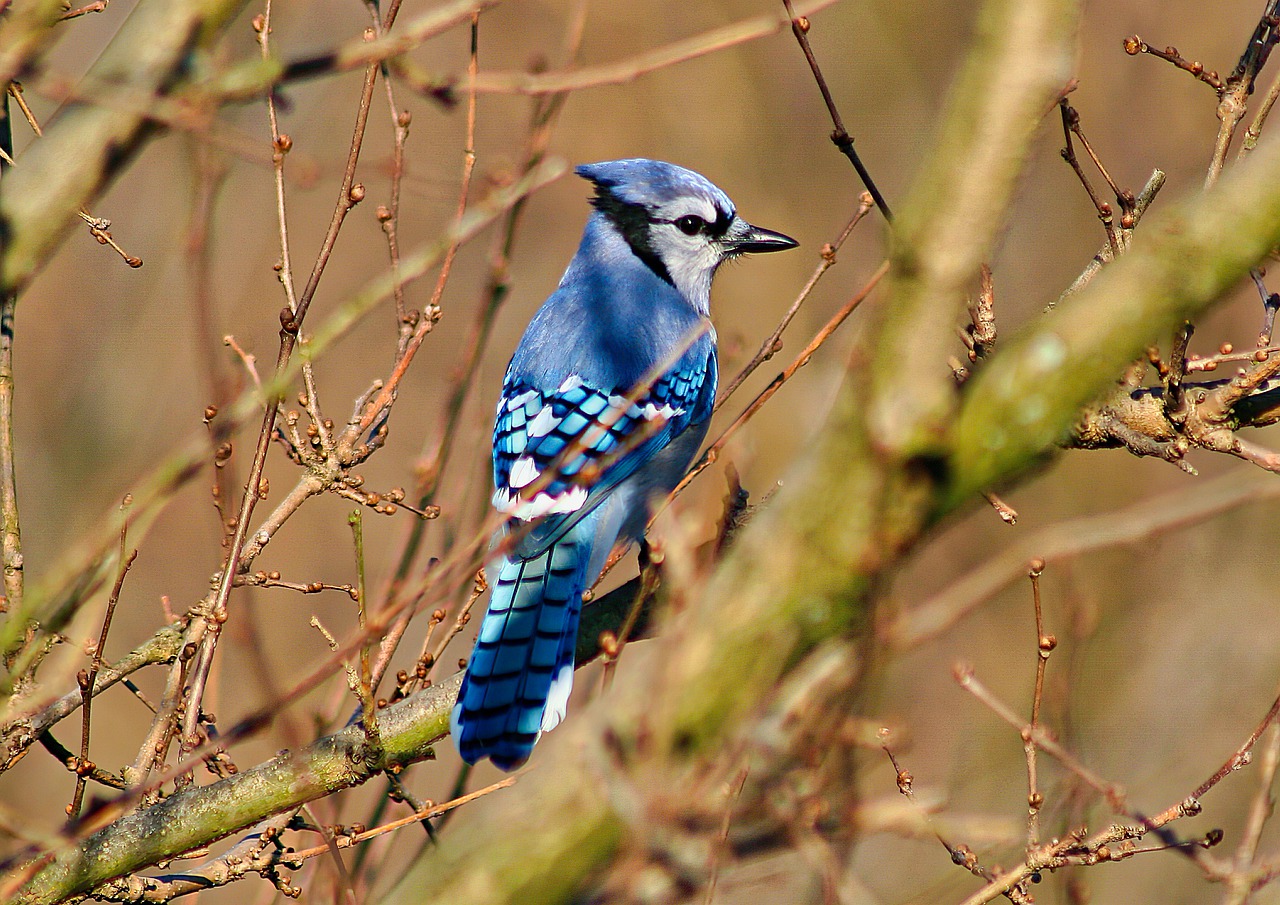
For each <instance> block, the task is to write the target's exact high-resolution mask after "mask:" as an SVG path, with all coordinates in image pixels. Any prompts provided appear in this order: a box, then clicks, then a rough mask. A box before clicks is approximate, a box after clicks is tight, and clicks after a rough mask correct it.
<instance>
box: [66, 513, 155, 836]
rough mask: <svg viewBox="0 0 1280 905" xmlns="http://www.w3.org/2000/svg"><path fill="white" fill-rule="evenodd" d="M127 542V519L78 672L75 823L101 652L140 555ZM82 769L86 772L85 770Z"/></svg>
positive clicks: (71, 817) (71, 814) (71, 813)
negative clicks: (94, 637) (98, 622)
mask: <svg viewBox="0 0 1280 905" xmlns="http://www.w3.org/2000/svg"><path fill="white" fill-rule="evenodd" d="M131 502H132V500H131V499H130V498H129V497H128V496H126V497H125V498H124V502H122V503H121V504H120V505H121V508H122V509H128V508H129V504H130V503H131ZM127 544H128V522H126V523H125V526H124V527H123V528H121V529H120V553H119V556H120V561H119V565H118V566H117V568H116V581H115V584H114V585H112V587H111V595H110V596H109V597H108V598H107V610H106V613H105V614H103V617H102V631H101V632H99V634H98V644H97V646H96V647H94V649H93V658H92V659H91V660H90V661H89V668H88V669H87V670H81V671H80V672H79V674H78V675H77V676H76V684H78V685H79V686H80V697H81V704H80V762H79V763H78V764H77V765H76V790H75V793H74V794H73V795H72V797H71V804H70V805H68V806H67V819H68V821H69V822H70V823H75V821H76V820H78V819H79V817H80V806H81V805H82V804H83V803H84V787H85V779H86V775H85V774H86V772H88V770H89V769H91V768H92V766H93V762H92V761H90V760H89V730H90V728H91V726H92V710H93V697H94V691H95V689H96V688H97V684H98V673H99V672H101V671H102V652H103V650H105V649H106V646H107V633H108V632H110V631H111V620H112V617H114V616H115V613H116V604H118V603H119V602H120V592H121V590H123V588H124V580H125V576H127V575H128V574H129V569H130V567H131V566H132V565H133V561H134V560H135V559H137V558H138V551H137V550H134V551H133V552H132V553H127V552H126V550H127ZM82 771H83V772H82Z"/></svg>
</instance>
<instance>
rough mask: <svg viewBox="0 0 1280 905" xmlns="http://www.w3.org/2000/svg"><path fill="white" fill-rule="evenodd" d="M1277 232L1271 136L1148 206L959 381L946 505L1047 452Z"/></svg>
mask: <svg viewBox="0 0 1280 905" xmlns="http://www.w3.org/2000/svg"><path fill="white" fill-rule="evenodd" d="M1277 242H1280V145H1278V144H1272V145H1269V146H1263V147H1260V148H1259V149H1258V150H1257V151H1254V152H1253V153H1252V154H1251V155H1249V157H1248V158H1246V159H1245V160H1244V161H1242V162H1241V163H1240V165H1239V166H1237V167H1235V168H1234V170H1233V171H1232V172H1231V173H1229V174H1227V175H1226V176H1224V177H1223V178H1222V179H1221V180H1219V181H1218V183H1217V184H1216V185H1215V186H1214V187H1213V188H1212V189H1209V190H1208V191H1205V192H1203V193H1201V194H1198V195H1196V196H1195V197H1193V198H1191V199H1188V200H1186V201H1183V202H1181V203H1179V204H1177V205H1174V206H1171V207H1170V208H1167V209H1165V210H1163V211H1159V212H1157V213H1149V214H1148V215H1147V219H1146V220H1145V221H1144V228H1143V229H1142V230H1140V231H1138V232H1137V233H1135V234H1134V239H1133V245H1132V247H1131V249H1130V250H1129V252H1128V253H1127V254H1125V255H1124V256H1123V257H1122V258H1120V259H1119V260H1117V261H1115V262H1114V263H1112V264H1110V265H1108V266H1107V267H1106V268H1104V269H1103V270H1102V272H1101V273H1099V274H1098V276H1096V277H1095V278H1094V279H1093V281H1092V282H1091V283H1090V284H1089V285H1088V286H1087V287H1085V288H1084V289H1082V290H1080V291H1079V292H1078V293H1075V294H1073V295H1071V296H1070V297H1068V298H1066V299H1064V300H1062V301H1061V302H1060V303H1059V304H1058V306H1057V307H1056V308H1055V309H1054V310H1053V311H1051V312H1049V313H1048V314H1046V315H1045V316H1044V317H1043V318H1040V319H1038V320H1037V321H1035V323H1033V324H1032V325H1031V326H1030V328H1029V329H1026V330H1024V331H1023V332H1022V334H1021V335H1019V336H1015V337H1013V338H1012V339H1011V340H1010V341H1008V342H1007V343H1005V345H1004V346H1003V348H1002V349H1001V350H1000V352H999V354H997V355H996V356H995V357H994V358H993V359H992V360H991V362H990V364H989V365H988V366H987V367H986V368H984V369H983V370H982V372H981V373H980V374H978V375H977V377H976V378H975V379H974V380H972V381H970V382H969V383H968V384H966V387H965V390H966V392H965V401H964V404H963V406H962V408H961V410H960V413H959V417H958V418H957V419H956V421H955V422H954V425H953V427H952V431H951V436H952V444H953V449H952V454H951V463H950V473H951V476H952V481H953V483H952V488H951V491H950V493H949V494H948V500H947V502H948V505H952V506H954V505H958V504H959V503H961V502H962V501H964V500H965V499H967V497H968V496H969V495H971V494H973V493H975V492H977V491H978V490H980V489H982V488H984V487H989V486H991V485H992V484H993V483H994V482H996V481H997V480H1002V479H1007V478H1008V477H1010V476H1012V475H1013V474H1016V473H1018V472H1020V471H1021V470H1022V469H1024V468H1026V467H1027V466H1028V464H1029V463H1030V462H1031V460H1033V459H1034V458H1035V457H1037V456H1039V455H1042V454H1044V453H1047V452H1048V451H1050V450H1051V449H1052V448H1053V447H1054V446H1055V445H1056V444H1058V443H1059V442H1060V441H1061V440H1062V439H1063V438H1065V437H1066V436H1067V433H1068V431H1069V429H1070V428H1071V427H1072V425H1073V424H1074V423H1075V421H1076V418H1077V417H1078V414H1079V412H1080V411H1081V410H1082V409H1083V408H1084V407H1085V406H1086V405H1087V404H1089V403H1090V402H1092V401H1093V400H1095V399H1097V398H1098V397H1099V396H1100V395H1101V394H1102V393H1103V392H1105V391H1107V390H1108V389H1110V388H1111V387H1113V386H1114V381H1115V377H1116V375H1118V374H1120V373H1121V372H1122V371H1123V370H1124V369H1125V367H1126V366H1128V364H1129V363H1130V362H1132V361H1133V360H1135V359H1136V358H1138V357H1139V356H1140V355H1141V354H1142V352H1143V350H1144V348H1145V347H1146V346H1147V345H1148V344H1149V343H1150V342H1151V341H1152V340H1153V339H1154V338H1155V337H1157V336H1160V335H1162V334H1164V333H1167V332H1168V331H1169V330H1171V329H1172V328H1173V327H1174V326H1175V325H1177V324H1180V323H1182V322H1183V321H1184V320H1186V319H1188V318H1191V317H1193V316H1194V315H1195V314H1197V313H1198V312H1200V311H1203V310H1204V309H1206V308H1208V307H1209V306H1210V305H1211V304H1213V303H1214V302H1215V301H1217V300H1218V299H1219V298H1220V297H1221V296H1222V295H1223V294H1224V293H1225V292H1227V291H1228V290H1229V289H1231V287H1232V286H1234V285H1235V284H1236V283H1237V282H1238V281H1239V280H1240V279H1241V278H1243V277H1244V276H1245V275H1246V274H1247V273H1248V272H1249V268H1251V267H1253V266H1254V265H1255V264H1257V263H1258V262H1259V261H1260V260H1262V258H1263V257H1264V256H1265V255H1266V254H1268V253H1269V251H1270V250H1271V249H1272V248H1273V247H1275V245H1276V243H1277Z"/></svg>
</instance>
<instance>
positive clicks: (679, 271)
mask: <svg viewBox="0 0 1280 905" xmlns="http://www.w3.org/2000/svg"><path fill="white" fill-rule="evenodd" d="M574 172H576V173H577V174H578V175H579V176H582V177H583V178H584V179H589V180H591V182H592V183H594V184H595V187H596V194H595V197H594V198H592V199H591V203H592V204H593V205H594V206H595V208H596V210H598V211H600V212H601V213H602V214H603V215H604V216H605V217H607V218H608V220H609V221H610V222H611V223H612V224H613V226H614V227H615V228H616V229H617V230H618V232H619V233H621V234H622V236H623V238H625V239H626V241H627V244H629V245H630V246H631V250H632V251H634V252H635V253H636V255H637V256H638V257H639V258H640V259H641V260H643V261H644V262H645V263H646V264H648V265H649V267H650V268H652V269H653V271H654V272H655V273H657V274H658V276H660V277H662V278H663V279H664V280H666V281H667V282H668V283H670V284H671V285H673V286H674V287H675V288H676V289H677V290H679V291H680V293H681V294H682V295H684V296H685V298H687V299H689V300H690V301H692V302H693V303H694V304H695V305H698V307H700V308H705V306H706V303H707V299H708V298H709V296H710V291H711V278H712V277H713V276H714V275H715V272H716V268H718V267H719V266H720V265H721V264H722V263H724V262H725V261H727V260H729V259H731V258H736V257H738V256H739V255H744V254H758V253H761V252H767V251H783V250H784V249H788V248H795V247H796V245H797V244H798V243H797V242H796V241H795V240H794V239H792V238H790V237H789V236H784V235H783V234H782V233H777V232H774V231H773V230H769V229H764V228H763V227H759V226H752V225H751V224H750V223H748V222H747V221H746V220H744V219H743V218H742V217H740V216H738V213H737V211H736V210H735V209H734V206H733V202H732V201H730V200H729V196H728V195H726V194H725V193H724V192H722V191H721V190H720V189H718V188H717V187H716V186H715V185H713V184H712V183H711V182H710V181H709V180H707V179H706V178H705V177H703V176H700V175H699V174H697V173H695V172H693V171H692V170H686V169H685V168H684V167H678V166H676V165H675V164H671V163H663V162H662V161H659V160H647V159H644V158H633V159H630V160H610V161H605V162H604V163H591V164H584V165H582V166H580V167H578V168H577V169H576V170H575V171H574Z"/></svg>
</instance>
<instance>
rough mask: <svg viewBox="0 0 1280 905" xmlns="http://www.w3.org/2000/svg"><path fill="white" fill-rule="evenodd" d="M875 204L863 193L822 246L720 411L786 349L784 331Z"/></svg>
mask: <svg viewBox="0 0 1280 905" xmlns="http://www.w3.org/2000/svg"><path fill="white" fill-rule="evenodd" d="M873 203H874V202H873V200H872V197H871V195H870V193H867V192H863V193H862V196H861V197H860V198H859V199H858V207H857V209H856V210H855V211H854V212H853V216H852V217H850V218H849V222H848V223H846V224H845V227H844V229H842V230H840V235H838V236H836V240H835V241H834V242H830V243H828V244H826V245H824V246H822V251H821V252H820V253H819V255H820V258H821V260H819V262H818V266H817V267H815V268H814V270H813V273H812V274H811V275H810V276H809V279H808V280H807V281H806V282H805V284H804V286H803V287H801V289H800V292H799V293H798V294H797V295H796V298H795V301H793V302H792V303H791V307H790V308H788V309H787V311H786V313H785V314H783V315H782V319H781V320H780V321H778V326H776V327H774V329H773V332H772V333H770V334H769V336H768V338H767V339H765V341H764V342H763V343H761V344H760V348H759V350H758V351H757V352H756V354H755V355H753V356H751V360H750V361H748V362H747V363H746V364H745V365H743V366H742V368H741V370H739V371H738V373H737V374H736V375H735V376H734V378H733V380H731V381H729V385H728V386H726V387H725V388H724V389H723V390H721V391H720V395H719V397H718V398H717V399H716V410H717V411H719V410H720V408H721V407H722V406H723V405H724V404H725V403H726V402H728V401H729V397H731V396H732V395H733V394H734V393H736V392H737V391H738V388H739V387H741V386H742V384H743V383H744V382H745V381H746V379H747V378H748V377H750V376H751V375H752V374H754V373H755V371H756V369H757V368H758V367H760V365H762V364H764V363H765V362H766V361H768V360H769V359H771V358H773V356H774V355H776V354H777V353H778V352H779V351H780V350H781V349H782V334H783V333H784V332H786V329H787V327H788V326H789V325H790V324H791V321H792V319H793V318H794V317H795V316H796V313H797V312H798V311H799V310H800V306H801V305H803V304H804V303H805V300H806V299H808V298H809V296H810V294H812V292H813V289H814V287H815V286H817V285H818V281H819V280H820V279H822V276H823V274H825V273H826V272H827V271H828V270H830V269H831V268H832V267H834V266H835V264H836V255H837V254H839V252H840V249H841V248H842V247H844V243H845V240H846V239H848V238H849V235H850V233H852V232H853V228H854V227H855V226H857V225H858V223H859V222H861V220H862V218H863V217H865V216H866V215H867V212H868V211H870V210H871V206H872V204H873Z"/></svg>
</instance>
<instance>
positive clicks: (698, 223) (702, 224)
mask: <svg viewBox="0 0 1280 905" xmlns="http://www.w3.org/2000/svg"><path fill="white" fill-rule="evenodd" d="M706 226H707V221H706V220H703V219H702V218H701V217H699V216H696V215H694V214H685V215H684V216H683V217H681V218H680V219H679V220H677V221H676V227H677V228H678V229H679V230H680V232H682V233H684V234H685V235H686V236H696V235H697V234H698V233H700V232H702V231H703V230H704V229H706Z"/></svg>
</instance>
